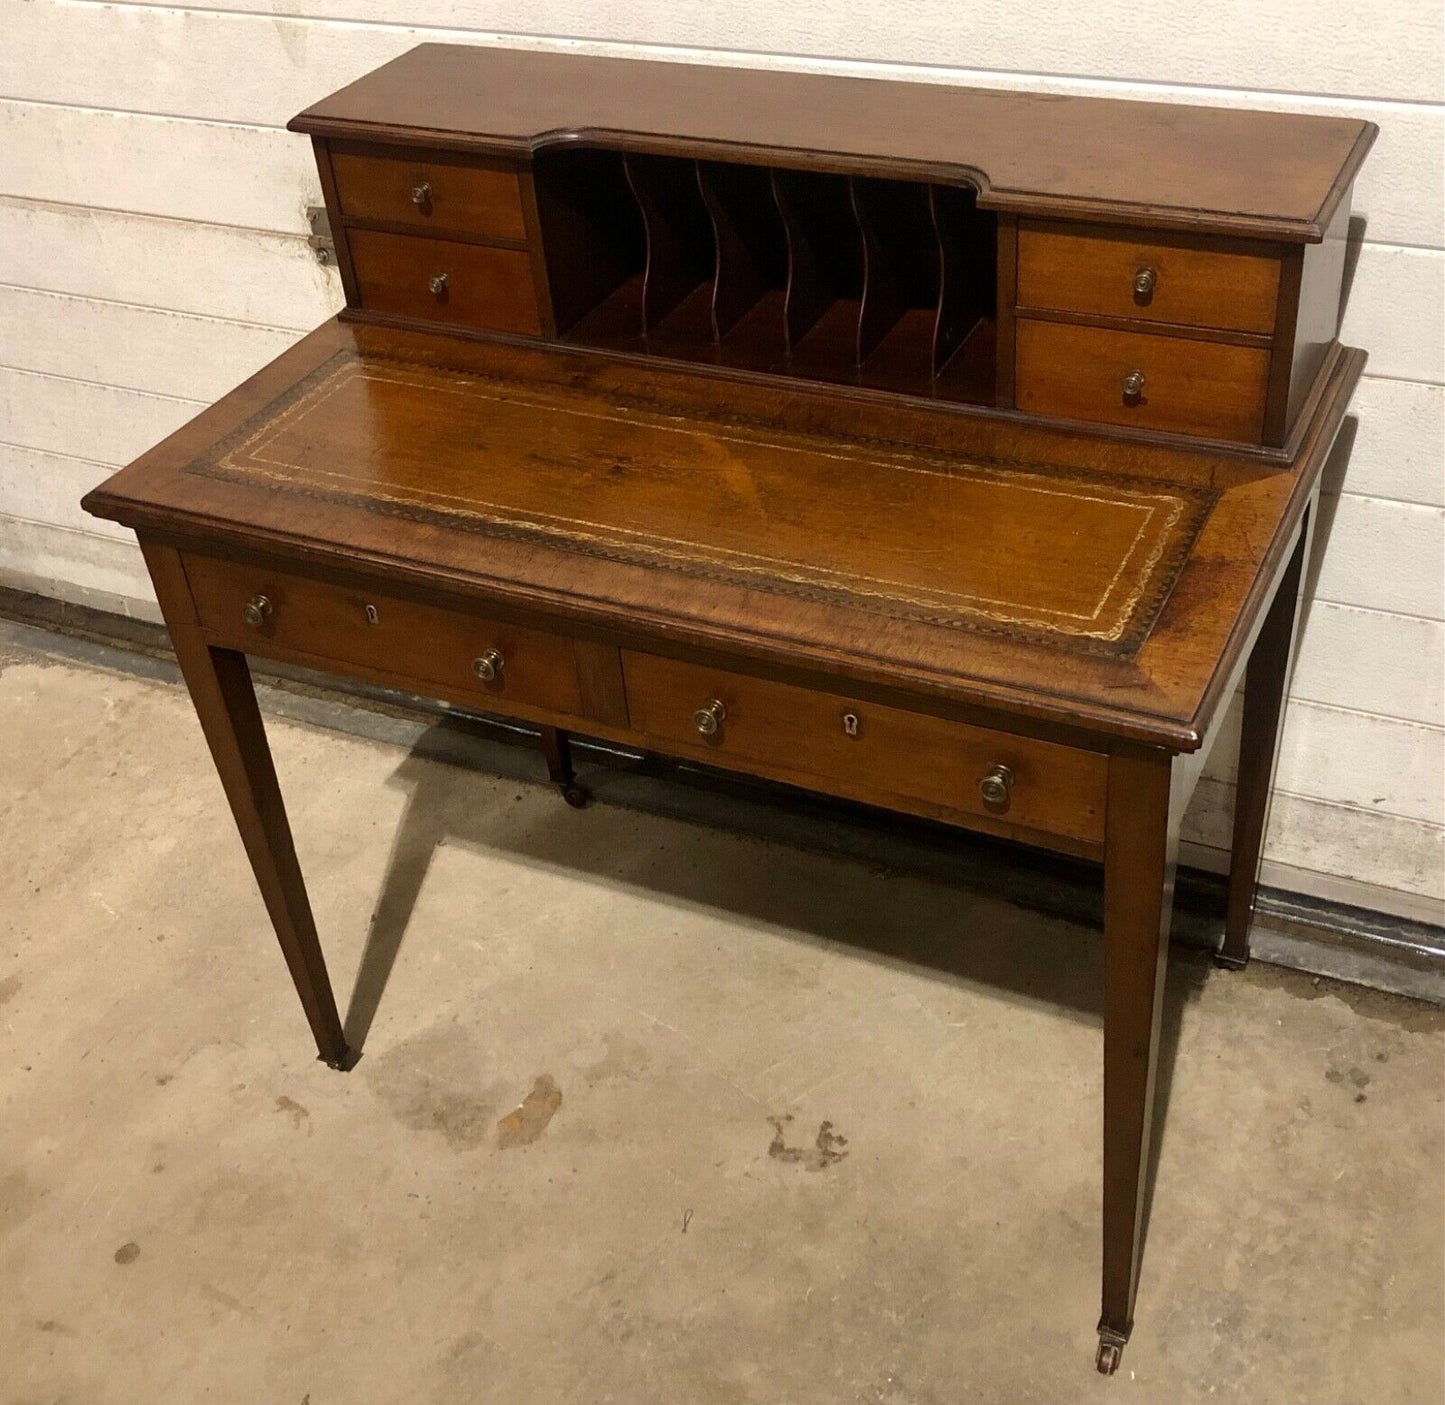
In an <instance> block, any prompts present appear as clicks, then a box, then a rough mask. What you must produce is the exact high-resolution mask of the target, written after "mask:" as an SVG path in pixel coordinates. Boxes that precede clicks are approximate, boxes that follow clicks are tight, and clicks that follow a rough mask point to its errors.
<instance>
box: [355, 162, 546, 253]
mask: <svg viewBox="0 0 1445 1405" xmlns="http://www.w3.org/2000/svg"><path fill="white" fill-rule="evenodd" d="M331 170H332V174H333V175H334V176H335V178H336V194H337V198H338V200H339V201H340V204H341V212H342V214H344V215H348V216H350V217H351V218H352V219H361V220H374V221H376V222H378V223H386V224H402V225H410V226H413V227H415V228H416V229H419V230H431V229H437V230H449V231H452V232H454V233H458V234H469V235H472V236H473V237H474V238H477V239H502V240H511V241H517V242H521V241H524V240H525V239H526V237H527V226H526V221H525V220H524V218H523V215H522V191H521V186H520V185H519V183H518V181H517V173H516V172H515V171H509V170H504V169H500V168H498V167H494V166H479V165H476V164H474V163H472V162H462V161H456V160H448V159H446V157H444V156H442V155H441V154H439V153H431V152H425V153H421V152H419V153H417V154H416V155H414V156H413V155H408V154H402V155H395V156H390V155H388V156H381V155H376V154H374V153H371V152H364V151H354V150H350V149H348V148H346V147H344V146H334V147H333V148H332V151H331Z"/></svg>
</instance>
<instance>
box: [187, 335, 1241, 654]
mask: <svg viewBox="0 0 1445 1405" xmlns="http://www.w3.org/2000/svg"><path fill="white" fill-rule="evenodd" d="M362 360H363V358H361V357H359V356H358V355H357V354H356V353H355V352H354V351H350V350H342V351H338V352H337V353H335V355H333V356H331V357H330V358H328V359H327V360H326V361H324V362H322V363H321V365H319V366H317V367H316V368H315V369H314V370H313V371H311V372H310V373H309V374H308V375H306V376H304V377H302V378H301V379H300V380H298V381H296V382H295V383H294V384H293V385H291V386H289V387H288V388H287V389H286V390H285V391H284V392H283V393H282V394H280V395H278V396H277V397H276V398H275V399H274V400H272V401H271V402H270V403H269V404H267V405H266V406H264V407H263V408H262V409H261V410H259V411H257V412H256V413H255V414H253V415H252V416H250V417H249V418H248V419H247V420H246V421H245V422H244V423H242V424H241V425H239V426H238V427H237V428H236V429H234V430H232V431H231V432H230V433H229V434H227V435H226V436H225V437H224V438H222V439H221V440H220V441H218V442H217V443H216V444H215V445H213V446H212V447H211V449H210V450H209V451H208V452H207V453H206V454H205V455H204V456H202V457H199V458H197V459H195V460H193V461H192V462H191V463H190V464H188V465H187V469H186V471H187V472H190V473H196V474H199V475H202V476H204V477H209V478H218V479H222V480H229V481H233V482H251V481H254V480H255V478H256V477H257V476H258V473H259V472H260V470H258V469H255V468H251V467H249V466H247V465H245V464H238V463H236V462H234V461H233V457H232V456H233V455H234V454H235V453H236V452H237V451H238V450H241V449H243V448H244V447H245V446H246V445H247V444H248V443H249V442H250V441H251V440H253V439H255V438H257V437H259V436H260V434H261V433H263V432H264V431H265V430H266V429H267V428H269V427H271V426H272V424H273V423H274V421H275V420H276V419H277V417H278V416H280V415H282V414H284V413H285V412H286V411H287V410H288V409H289V408H291V407H292V406H294V405H296V404H297V403H298V402H299V401H301V400H302V399H304V398H305V397H306V396H307V395H309V394H310V393H312V392H313V391H314V390H316V389H317V388H318V387H319V386H321V385H322V384H323V383H324V382H326V381H327V380H328V379H330V378H332V377H334V376H335V375H337V373H338V372H339V371H340V370H342V369H343V368H344V367H345V366H347V365H349V364H352V363H356V362H361V361H362ZM364 362H365V364H370V363H372V362H378V363H383V364H387V365H389V366H392V367H395V368H397V369H400V370H404V371H407V372H410V373H412V374H416V375H426V374H441V375H450V376H460V377H462V378H464V379H466V380H469V381H475V382H477V383H479V384H491V385H497V386H508V387H512V388H515V386H514V383H513V382H512V381H511V379H510V378H509V377H506V376H500V375H489V374H487V373H485V372H479V371H476V370H473V369H466V368H461V367H451V366H438V365H436V364H434V363H432V362H430V361H427V362H411V361H407V360H405V359H403V358H391V357H384V356H377V355H374V354H369V355H367V356H366V357H365V358H364ZM622 404H623V406H626V405H627V404H628V402H627V401H625V400H624V401H623V402H622ZM614 408H616V405H615V403H614ZM633 408H636V409H640V410H643V411H644V412H651V413H656V410H655V408H654V407H652V406H648V405H646V403H645V402H641V403H639V404H637V405H636V406H634V407H633ZM696 417H697V418H704V416H696ZM708 418H711V417H708ZM718 418H719V421H720V422H725V423H728V424H734V425H735V424H739V423H744V424H754V422H753V421H750V420H747V419H740V417H739V416H737V415H736V414H729V415H727V416H726V417H718ZM754 427H762V426H760V425H755V424H754ZM769 428H772V427H771V426H770V427H769ZM797 437H798V438H800V439H804V440H805V439H806V438H807V437H808V436H807V435H799V436H797ZM843 442H846V443H849V444H850V445H852V444H853V443H854V437H853V436H846V437H844V439H843ZM857 447H859V448H864V447H866V448H871V449H873V450H875V451H876V450H877V449H878V448H880V447H882V446H880V445H879V444H878V443H877V442H876V441H861V440H860V441H858V443H857ZM891 447H894V448H895V449H897V450H903V451H906V447H907V446H903V445H898V446H891ZM926 456H927V457H928V458H929V459H935V460H940V461H944V462H948V463H951V464H954V465H957V466H958V467H960V468H965V469H966V468H969V467H976V468H981V469H985V470H993V471H996V472H998V471H1001V472H1005V473H1007V472H1010V471H1012V472H1015V473H1018V472H1031V473H1034V474H1038V475H1042V476H1054V477H1061V478H1063V479H1064V480H1066V481H1070V482H1077V483H1079V484H1081V485H1091V486H1095V487H1101V488H1107V487H1115V488H1123V489H1129V490H1133V491H1136V492H1137V491H1139V490H1140V488H1141V486H1142V485H1141V483H1140V482H1139V481H1138V480H1135V479H1131V478H1129V477H1127V476H1123V475H1113V474H1101V473H1096V472H1090V471H1088V470H1080V469H1075V468H1069V469H1067V470H1059V469H1053V468H1051V467H1050V465H1048V464H1042V463H1040V464H1035V463H1021V462H1018V463H1016V462H1011V461H996V460H993V459H990V458H988V457H986V456H983V455H977V454H970V455H950V454H949V453H947V451H943V450H938V449H935V448H932V447H930V448H929V449H928V451H927V455H926ZM298 471H299V470H298ZM267 481H268V482H270V483H272V484H273V485H274V486H276V487H277V488H278V489H279V490H281V491H284V492H288V493H293V494H296V495H297V496H300V497H306V498H311V499H315V500H319V501H326V502H335V503H342V504H345V505H348V506H352V507H358V508H362V509H365V510H367V511H371V512H375V513H378V514H381V515H384V516H387V517H395V518H398V519H400V520H403V521H412V522H420V523H426V524H428V525H441V526H446V527H448V528H450V529H453V530H461V531H466V532H472V533H477V534H479V535H483V536H488V537H493V538H499V539H501V540H504V541H516V542H522V543H525V544H527V545H532V546H543V547H550V548H551V549H553V550H563V551H571V552H576V553H579V554H582V555H587V556H593V557H597V558H600V559H604V560H609V561H615V562H618V563H619V564H623V565H629V566H646V567H653V568H657V567H659V566H660V567H662V568H664V569H667V570H673V571H677V572H679V573H681V574H685V575H687V576H689V577H691V578H693V579H699V580H710V581H716V582H718V583H720V584H727V585H731V586H738V587H743V588H751V589H760V590H764V591H767V592H768V593H770V594H775V595H783V596H789V597H793V598H797V599H804V600H809V601H813V602H815V603H819V604H833V605H839V606H842V607H845V608H848V609H854V610H862V611H865V612H868V613H873V614H879V615H882V616H884V617H886V618H890V619H898V620H909V621H913V622H916V623H921V624H927V625H934V626H939V627H942V628H948V629H958V630H965V631H971V632H977V633H982V634H989V635H995V636H999V637H1002V638H1006V639H1011V640H1018V641H1038V642H1047V643H1049V644H1050V645H1051V646H1053V647H1055V648H1059V647H1062V648H1065V649H1068V650H1069V651H1071V652H1074V653H1081V654H1089V655H1095V656H1103V657H1112V658H1129V657H1132V656H1133V655H1134V654H1135V653H1136V652H1137V651H1138V649H1139V647H1140V645H1142V644H1143V642H1144V641H1145V640H1146V639H1147V638H1148V637H1149V633H1150V631H1151V630H1152V629H1153V626H1154V622H1155V620H1156V619H1157V618H1158V615H1159V612H1160V610H1161V609H1162V608H1163V606H1164V602H1165V601H1166V600H1167V599H1168V597H1169V594H1170V592H1171V591H1172V590H1173V588H1174V585H1175V582H1176V581H1177V580H1178V577H1179V574H1180V572H1181V571H1182V570H1183V567H1184V564H1185V562H1186V561H1187V560H1188V559H1189V554H1190V552H1191V551H1192V550H1193V547H1194V542H1195V540H1196V538H1197V537H1198V535H1199V532H1200V530H1201V528H1202V527H1203V525H1204V523H1205V521H1206V520H1207V518H1208V516H1209V513H1210V511H1211V510H1212V508H1213V506H1214V504H1215V502H1216V501H1217V500H1218V496H1219V494H1218V492H1217V490H1215V489H1212V488H1205V487H1201V486H1197V485H1192V484H1180V483H1171V484H1169V485H1168V492H1167V493H1164V492H1161V491H1160V487H1159V485H1158V484H1157V483H1152V482H1151V483H1150V484H1149V495H1150V496H1152V497H1160V498H1163V497H1168V498H1172V499H1174V500H1175V501H1176V502H1177V503H1178V510H1177V511H1176V513H1175V520H1174V521H1173V522H1171V523H1169V524H1167V525H1166V526H1165V527H1164V529H1163V530H1162V531H1161V533H1160V535H1159V539H1158V541H1157V542H1156V543H1155V547H1154V551H1153V553H1152V554H1151V559H1150V560H1149V561H1147V562H1146V563H1145V566H1144V568H1143V570H1142V571H1141V574H1140V579H1139V582H1138V586H1137V588H1136V590H1135V591H1134V592H1132V593H1131V595H1132V598H1131V599H1130V601H1129V602H1128V605H1127V607H1126V609H1125V610H1124V611H1122V612H1121V618H1120V624H1119V626H1118V628H1117V630H1116V631H1111V632H1110V634H1109V635H1108V636H1107V637H1104V636H1100V635H1098V634H1086V633H1083V632H1081V631H1079V630H1076V629H1071V628H1069V627H1067V626H1059V625H1050V624H1048V623H1046V622H1039V621H1030V620H1020V619H1015V618H1001V617H999V616H997V615H993V614H990V613H988V612H986V611H983V610H979V609H973V608H970V607H968V606H959V607H956V608H955V609H953V610H950V611H948V612H941V611H938V610H929V609H927V608H920V607H919V605H918V604H916V603H913V602H909V601H906V600H903V599H900V598H898V597H896V596H891V595H888V594H887V593H882V592H877V591H871V592H866V593H865V592H862V591H858V590H852V589H849V588H848V587H847V586H832V585H828V584H827V583H824V582H820V581H800V580H796V579H791V578H788V577H786V576H783V575H780V574H768V573H767V572H766V571H759V570H757V569H750V570H748V571H746V572H744V571H741V570H738V569H730V568H729V567H727V566H726V565H724V564H722V563H719V562H717V561H706V560H699V559H695V558H689V557H686V556H684V555H680V554H677V553H672V552H663V551H660V550H656V549H653V550H649V549H648V548H646V547H645V546H637V545H635V546H624V545H621V544H618V543H615V542H608V541H605V540H602V539H599V538H597V537H593V536H587V535H583V534H580V533H566V532H562V533H559V532H558V531H556V530H544V529H542V528H539V527H537V526H533V525H528V524H526V523H524V522H519V521H507V520H505V519H502V518H497V517H487V516H483V515H479V514H477V513H475V512H468V511H465V510H458V509H451V510H449V509H447V508H444V507H440V506H436V505H430V504H426V503H424V502H417V501H415V500H403V499H398V498H389V497H385V496H381V495H377V494H369V493H359V492H350V491H347V490H346V489H344V488H339V487H338V488H329V487H325V486H322V485H320V484H317V483H314V482H311V483H302V482H297V481H296V480H293V479H281V478H279V477H277V476H276V475H273V474H267Z"/></svg>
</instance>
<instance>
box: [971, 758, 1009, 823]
mask: <svg viewBox="0 0 1445 1405" xmlns="http://www.w3.org/2000/svg"><path fill="white" fill-rule="evenodd" d="M1013 788H1014V773H1013V772H1012V771H1011V770H1009V768H1008V767H1007V766H1005V765H1004V764H1003V763H1002V762H1000V763H999V764H998V765H997V766H992V767H990V768H989V772H988V774H987V775H986V776H984V778H983V779H982V780H981V781H979V783H978V793H979V794H980V795H981V796H983V803H984V808H985V809H988V810H992V811H993V812H994V813H995V814H999V815H1001V814H1003V813H1004V812H1005V811H1006V810H1007V809H1008V804H1009V795H1010V793H1011V792H1012V790H1013Z"/></svg>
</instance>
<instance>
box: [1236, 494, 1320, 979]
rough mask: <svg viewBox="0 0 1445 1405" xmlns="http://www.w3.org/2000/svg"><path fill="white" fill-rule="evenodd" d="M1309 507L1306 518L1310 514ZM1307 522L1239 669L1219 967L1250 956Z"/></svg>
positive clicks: (1238, 963) (1291, 658)
mask: <svg viewBox="0 0 1445 1405" xmlns="http://www.w3.org/2000/svg"><path fill="white" fill-rule="evenodd" d="M1313 517H1314V513H1313V511H1312V512H1311V513H1310V519H1313ZM1309 545H1310V531H1309V523H1308V521H1307V522H1306V525H1305V528H1304V529H1303V530H1302V531H1301V532H1300V539H1299V543H1298V545H1297V546H1296V547H1295V551H1294V555H1293V556H1292V557H1291V558H1290V563H1289V566H1288V568H1287V569H1286V571H1285V573H1284V576H1283V577H1282V578H1281V580H1280V583H1279V590H1278V591H1277V592H1276V593H1275V597H1274V604H1273V605H1271V606H1270V608H1269V613H1268V614H1267V615H1266V616H1265V618H1264V625H1263V626H1262V627H1261V629H1260V631H1259V635H1258V636H1257V638H1256V639H1255V643H1254V650H1253V652H1252V653H1251V654H1250V656H1249V664H1248V665H1247V667H1246V669H1245V674H1244V716H1243V720H1242V725H1241V728H1240V735H1239V774H1238V777H1237V779H1236V782H1235V790H1234V843H1233V847H1232V848H1231V850H1230V858H1229V902H1228V907H1227V908H1226V910H1225V917H1224V944H1223V945H1222V946H1221V947H1220V949H1219V953H1218V955H1217V956H1216V957H1215V960H1216V961H1217V962H1218V963H1219V964H1220V965H1221V966H1233V967H1239V966H1243V965H1244V964H1245V962H1247V961H1248V960H1249V929H1250V926H1251V924H1252V923H1253V921H1254V899H1255V893H1256V891H1257V889H1258V886H1259V863H1260V857H1261V854H1262V852H1263V849H1264V830H1265V823H1266V821H1267V820H1268V818H1269V797H1270V792H1271V790H1273V788H1274V771H1275V762H1276V761H1277V759H1278V757H1279V734H1280V722H1281V721H1282V720H1283V717H1284V700H1285V694H1286V693H1287V691H1288V689H1289V678H1290V673H1291V671H1292V664H1293V661H1294V641H1295V624H1296V621H1297V620H1298V618H1299V601H1300V588H1301V585H1302V584H1303V581H1304V572H1305V562H1306V560H1308V557H1309Z"/></svg>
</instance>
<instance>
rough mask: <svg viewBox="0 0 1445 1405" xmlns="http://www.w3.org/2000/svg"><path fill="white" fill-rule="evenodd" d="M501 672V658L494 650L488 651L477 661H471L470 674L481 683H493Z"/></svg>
mask: <svg viewBox="0 0 1445 1405" xmlns="http://www.w3.org/2000/svg"><path fill="white" fill-rule="evenodd" d="M501 671H502V656H501V654H499V653H498V652H497V650H495V649H488V650H487V652H486V653H485V654H483V655H482V656H481V658H479V659H473V660H472V672H473V673H475V674H476V675H477V677H478V678H480V679H481V680H482V682H483V683H495V682H496V681H497V677H498V675H500V673H501Z"/></svg>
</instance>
